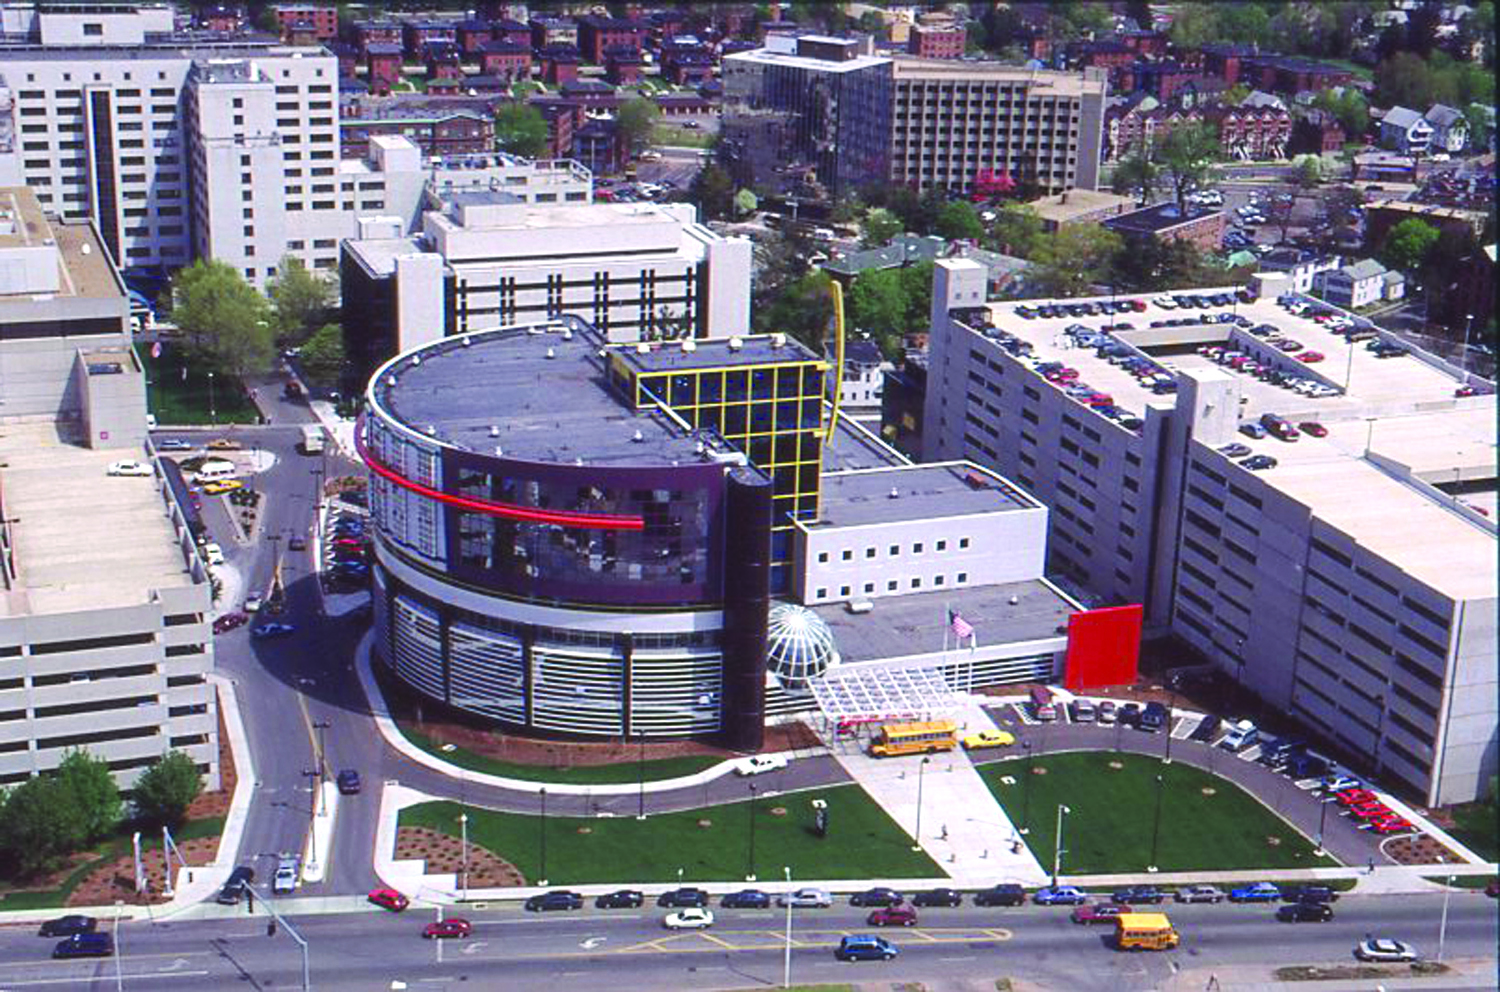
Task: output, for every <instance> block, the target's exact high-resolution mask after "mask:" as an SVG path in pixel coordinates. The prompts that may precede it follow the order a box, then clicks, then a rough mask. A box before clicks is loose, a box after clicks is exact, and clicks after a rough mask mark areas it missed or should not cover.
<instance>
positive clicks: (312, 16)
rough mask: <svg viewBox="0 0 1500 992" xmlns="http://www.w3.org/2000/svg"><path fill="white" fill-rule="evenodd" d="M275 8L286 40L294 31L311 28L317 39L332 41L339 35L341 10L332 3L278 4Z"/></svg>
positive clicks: (282, 35) (277, 19)
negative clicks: (324, 4)
mask: <svg viewBox="0 0 1500 992" xmlns="http://www.w3.org/2000/svg"><path fill="white" fill-rule="evenodd" d="M274 10H275V11H276V24H277V26H278V27H279V28H280V29H281V37H282V40H284V41H287V40H290V38H291V34H292V32H293V31H298V32H302V31H307V30H311V32H312V35H313V38H314V39H315V40H317V41H332V40H333V39H334V38H337V37H338V36H339V12H338V8H337V7H334V6H333V5H332V4H330V5H328V6H326V7H324V6H319V5H317V4H310V3H297V4H278V5H277V6H276V7H275V8H274Z"/></svg>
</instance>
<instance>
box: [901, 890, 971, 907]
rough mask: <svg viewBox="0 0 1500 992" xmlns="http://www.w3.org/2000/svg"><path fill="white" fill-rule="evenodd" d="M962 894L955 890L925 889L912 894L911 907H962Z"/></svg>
mask: <svg viewBox="0 0 1500 992" xmlns="http://www.w3.org/2000/svg"><path fill="white" fill-rule="evenodd" d="M963 902H964V894H963V893H962V892H960V891H958V890H957V889H926V890H924V891H922V892H916V893H913V894H912V897H911V904H912V905H913V906H962V905H963Z"/></svg>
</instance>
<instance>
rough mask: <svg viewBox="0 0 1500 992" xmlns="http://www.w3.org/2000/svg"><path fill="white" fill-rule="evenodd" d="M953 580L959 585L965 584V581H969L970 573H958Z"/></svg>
mask: <svg viewBox="0 0 1500 992" xmlns="http://www.w3.org/2000/svg"><path fill="white" fill-rule="evenodd" d="M953 581H954V582H955V583H957V584H958V585H963V584H964V583H965V582H968V581H969V573H968V572H959V573H958V575H956V576H955V577H954V579H953Z"/></svg>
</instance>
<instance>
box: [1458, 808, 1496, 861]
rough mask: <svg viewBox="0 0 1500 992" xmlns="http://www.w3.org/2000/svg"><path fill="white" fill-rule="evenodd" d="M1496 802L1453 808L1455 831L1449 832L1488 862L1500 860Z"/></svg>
mask: <svg viewBox="0 0 1500 992" xmlns="http://www.w3.org/2000/svg"><path fill="white" fill-rule="evenodd" d="M1495 803H1496V801H1495V800H1494V799H1491V800H1490V801H1489V802H1487V803H1465V804H1464V805H1462V806H1455V807H1454V808H1453V829H1452V830H1449V831H1448V832H1449V833H1450V834H1452V835H1453V836H1454V837H1455V838H1456V839H1458V840H1459V841H1461V842H1462V843H1463V844H1464V845H1466V846H1467V847H1468V848H1469V850H1471V851H1473V852H1474V853H1475V854H1477V855H1479V856H1480V857H1481V858H1484V860H1486V861H1496V860H1500V814H1497V811H1496V807H1495Z"/></svg>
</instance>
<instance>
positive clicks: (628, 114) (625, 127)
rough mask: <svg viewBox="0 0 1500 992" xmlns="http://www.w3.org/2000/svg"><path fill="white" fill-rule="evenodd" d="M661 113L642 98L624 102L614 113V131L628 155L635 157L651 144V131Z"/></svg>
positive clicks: (654, 105)
mask: <svg viewBox="0 0 1500 992" xmlns="http://www.w3.org/2000/svg"><path fill="white" fill-rule="evenodd" d="M660 116H661V111H660V110H659V109H658V108H657V106H656V104H655V103H653V102H652V101H650V100H647V99H646V98H644V97H635V98H634V99H631V100H626V101H625V102H624V103H622V104H621V105H620V109H619V110H617V111H616V112H615V130H616V133H617V134H618V135H619V137H620V140H621V141H623V142H625V147H626V148H628V149H629V150H630V154H632V155H636V154H639V153H640V152H641V151H643V150H644V149H646V148H647V147H649V146H650V144H651V131H652V129H653V128H655V127H656V120H657V118H658V117H660Z"/></svg>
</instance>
